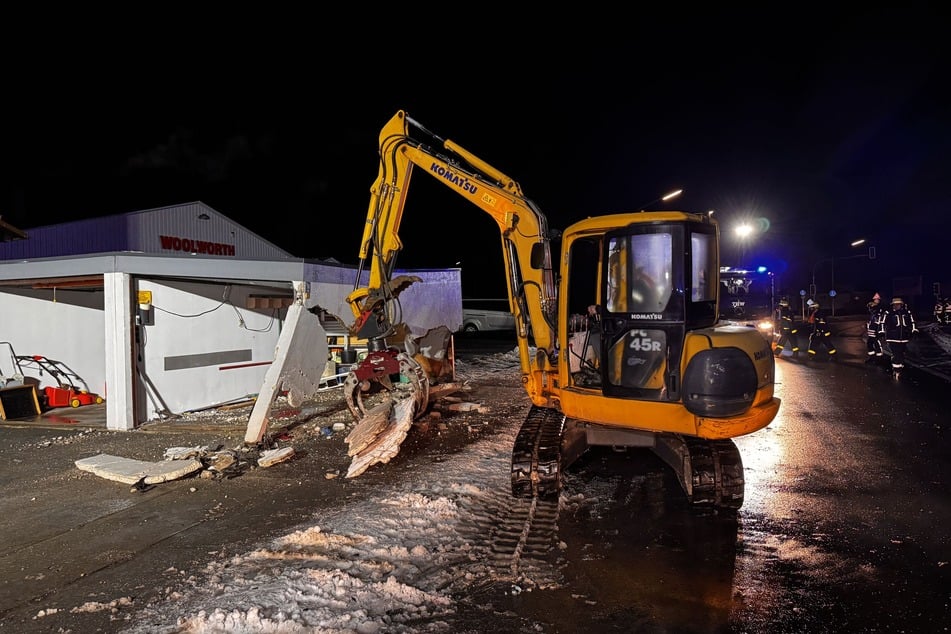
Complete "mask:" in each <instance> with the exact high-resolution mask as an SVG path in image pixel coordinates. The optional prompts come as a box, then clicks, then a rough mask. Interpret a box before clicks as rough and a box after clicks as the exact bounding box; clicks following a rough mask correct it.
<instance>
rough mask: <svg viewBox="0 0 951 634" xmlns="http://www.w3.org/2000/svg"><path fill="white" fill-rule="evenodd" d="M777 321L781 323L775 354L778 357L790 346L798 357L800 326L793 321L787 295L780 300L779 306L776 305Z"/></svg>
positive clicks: (793, 353)
mask: <svg viewBox="0 0 951 634" xmlns="http://www.w3.org/2000/svg"><path fill="white" fill-rule="evenodd" d="M776 322H777V324H778V325H779V339H778V340H777V341H776V348H775V350H774V351H773V352H774V354H775V355H776V356H777V357H778V356H780V355H782V354H783V350H785V349H786V348H787V347H788V348H789V349H790V350H792V356H793V357H798V356H799V340H798V335H797V333H798V332H799V328H797V327H796V326H795V324H794V323H793V313H792V309H790V308H789V300H788V299H786V298H785V297H783V298H782V299H780V300H779V306H777V307H776Z"/></svg>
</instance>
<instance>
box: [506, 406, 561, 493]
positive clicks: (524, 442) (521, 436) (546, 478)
mask: <svg viewBox="0 0 951 634" xmlns="http://www.w3.org/2000/svg"><path fill="white" fill-rule="evenodd" d="M564 426H565V415H564V414H562V413H561V412H559V411H557V410H554V409H551V408H547V407H538V406H537V405H533V406H532V408H531V409H530V410H529V412H528V416H526V417H525V422H523V423H522V427H521V429H519V431H518V434H517V435H516V437H515V445H514V446H513V448H512V495H513V496H515V497H517V498H532V497H538V498H550V497H557V495H558V493H559V492H560V491H561V437H562V432H563V431H564Z"/></svg>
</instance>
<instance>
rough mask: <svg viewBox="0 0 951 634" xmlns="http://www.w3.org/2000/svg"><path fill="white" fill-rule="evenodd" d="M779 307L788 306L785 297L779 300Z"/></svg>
mask: <svg viewBox="0 0 951 634" xmlns="http://www.w3.org/2000/svg"><path fill="white" fill-rule="evenodd" d="M779 305H780V306H789V300H788V299H786V298H785V297H783V298H782V299H781V300H779Z"/></svg>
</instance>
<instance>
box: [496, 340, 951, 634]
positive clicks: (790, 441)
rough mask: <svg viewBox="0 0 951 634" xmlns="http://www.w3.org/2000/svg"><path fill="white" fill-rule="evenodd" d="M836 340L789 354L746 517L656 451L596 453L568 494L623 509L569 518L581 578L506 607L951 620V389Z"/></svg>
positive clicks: (683, 625) (734, 618) (565, 529)
mask: <svg viewBox="0 0 951 634" xmlns="http://www.w3.org/2000/svg"><path fill="white" fill-rule="evenodd" d="M843 330H844V328H843ZM838 346H839V352H840V354H841V357H840V358H839V359H838V361H837V362H832V363H829V362H820V361H811V362H797V361H793V360H791V359H789V358H788V357H783V358H782V359H779V360H777V381H778V387H777V391H778V395H779V396H780V397H781V398H782V399H783V404H782V407H781V408H780V413H779V416H778V417H777V418H776V420H775V421H774V422H773V423H772V424H771V425H770V426H769V427H768V428H766V429H764V430H761V431H759V432H757V433H754V434H751V435H749V436H746V437H742V438H739V439H736V442H737V445H738V447H739V448H740V452H741V454H742V456H743V463H744V472H745V477H746V495H745V501H744V505H743V507H742V508H741V509H740V511H739V512H738V514H737V515H736V517H735V518H730V517H722V516H715V515H712V516H711V515H707V516H704V515H701V514H698V513H696V512H693V511H690V510H689V509H687V508H686V506H685V504H686V503H685V501H684V499H683V498H682V497H681V496H680V495H679V493H678V484H677V482H676V480H675V479H674V478H673V476H672V475H671V474H670V473H669V472H668V470H667V469H666V467H665V466H664V465H663V464H662V463H660V462H659V461H658V460H656V459H655V458H654V456H653V454H651V453H649V452H647V451H646V450H632V451H627V452H623V453H618V452H613V451H611V450H609V449H602V450H598V451H591V452H589V454H588V455H587V456H586V458H585V459H584V460H583V461H582V462H581V463H579V464H576V465H575V466H573V467H572V469H571V472H570V474H569V478H568V486H567V488H566V491H565V496H566V498H567V499H571V496H572V494H573V493H582V492H584V494H585V495H586V496H589V495H591V494H592V493H595V494H597V495H600V496H601V499H602V500H608V501H609V503H608V504H607V505H606V506H605V505H603V504H598V505H597V507H596V510H595V511H594V512H591V511H589V510H586V509H585V508H584V507H583V506H582V507H580V508H577V509H574V510H571V507H570V505H569V507H568V511H567V512H565V513H563V514H562V517H561V519H560V522H559V529H560V533H559V537H560V538H561V539H562V540H564V541H565V543H566V544H567V551H566V552H567V556H566V559H567V562H568V563H567V565H566V567H565V575H566V581H567V587H566V588H565V589H564V590H562V591H558V592H554V593H550V594H549V595H547V596H546V595H545V593H531V595H521V596H519V597H516V598H514V599H513V600H512V601H511V604H510V606H509V607H510V608H511V609H512V610H515V611H517V612H519V613H520V614H523V615H529V614H530V615H532V616H533V617H534V618H536V619H538V620H539V621H542V622H544V623H546V625H547V628H546V630H545V631H546V632H566V633H567V632H651V633H652V632H698V633H700V632H724V633H726V632H730V633H732V632H736V633H740V632H743V633H750V634H753V633H762V634H766V633H770V634H774V633H784V632H788V633H790V634H792V633H798V632H829V633H839V632H945V631H948V630H949V629H951V539H949V530H948V527H949V526H951V496H949V495H948V491H947V487H948V485H949V483H951V449H949V438H948V431H949V426H951V417H949V416H948V404H949V402H951V401H949V398H948V388H949V383H948V382H947V381H946V380H945V379H943V378H940V377H938V376H936V375H935V374H934V373H933V372H931V371H922V370H920V369H917V368H909V369H907V370H906V371H905V373H904V374H903V375H902V377H901V379H900V380H895V379H894V378H893V377H892V376H890V375H889V374H886V372H885V371H883V370H882V369H881V368H879V367H875V366H873V365H866V364H865V363H864V357H863V353H864V349H863V346H864V344H863V342H862V340H861V339H860V338H858V336H856V335H853V336H851V337H840V338H839V341H838ZM609 474H611V475H609ZM559 606H560V607H559ZM566 606H567V607H566ZM551 614H557V616H556V617H551V616H550V615H551Z"/></svg>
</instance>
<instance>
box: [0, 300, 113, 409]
mask: <svg viewBox="0 0 951 634" xmlns="http://www.w3.org/2000/svg"><path fill="white" fill-rule="evenodd" d="M0 307H2V312H0V341H8V342H10V344H11V345H12V346H13V349H14V350H15V352H16V354H17V355H20V356H31V355H41V356H44V357H46V358H48V359H53V360H55V361H60V362H62V363H65V364H66V365H67V366H69V368H70V369H72V371H73V372H74V373H76V374H77V375H78V376H79V377H81V378H82V379H83V380H84V381H85V382H86V384H87V385H88V386H89V391H90V392H94V393H96V394H99V395H100V396H102V397H104V398H107V396H108V395H107V393H108V389H107V388H108V386H107V385H106V376H105V360H104V358H103V349H104V348H105V334H104V332H105V325H104V321H103V292H102V290H101V289H97V290H83V291H79V290H63V289H40V290H28V289H9V290H5V291H4V292H3V294H2V295H0ZM0 354H4V355H5V354H6V351H4V350H0ZM3 362H4V363H8V360H7V359H4V360H3ZM0 368H2V369H3V371H4V374H6V366H0ZM24 374H25V375H26V376H32V377H34V378H39V379H40V387H41V388H42V387H46V386H57V385H59V382H58V381H57V380H55V379H54V378H52V377H50V376H49V375H48V374H45V375H43V376H41V375H40V374H39V372H36V371H32V370H31V371H27V369H26V368H24ZM80 387H81V386H80Z"/></svg>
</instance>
